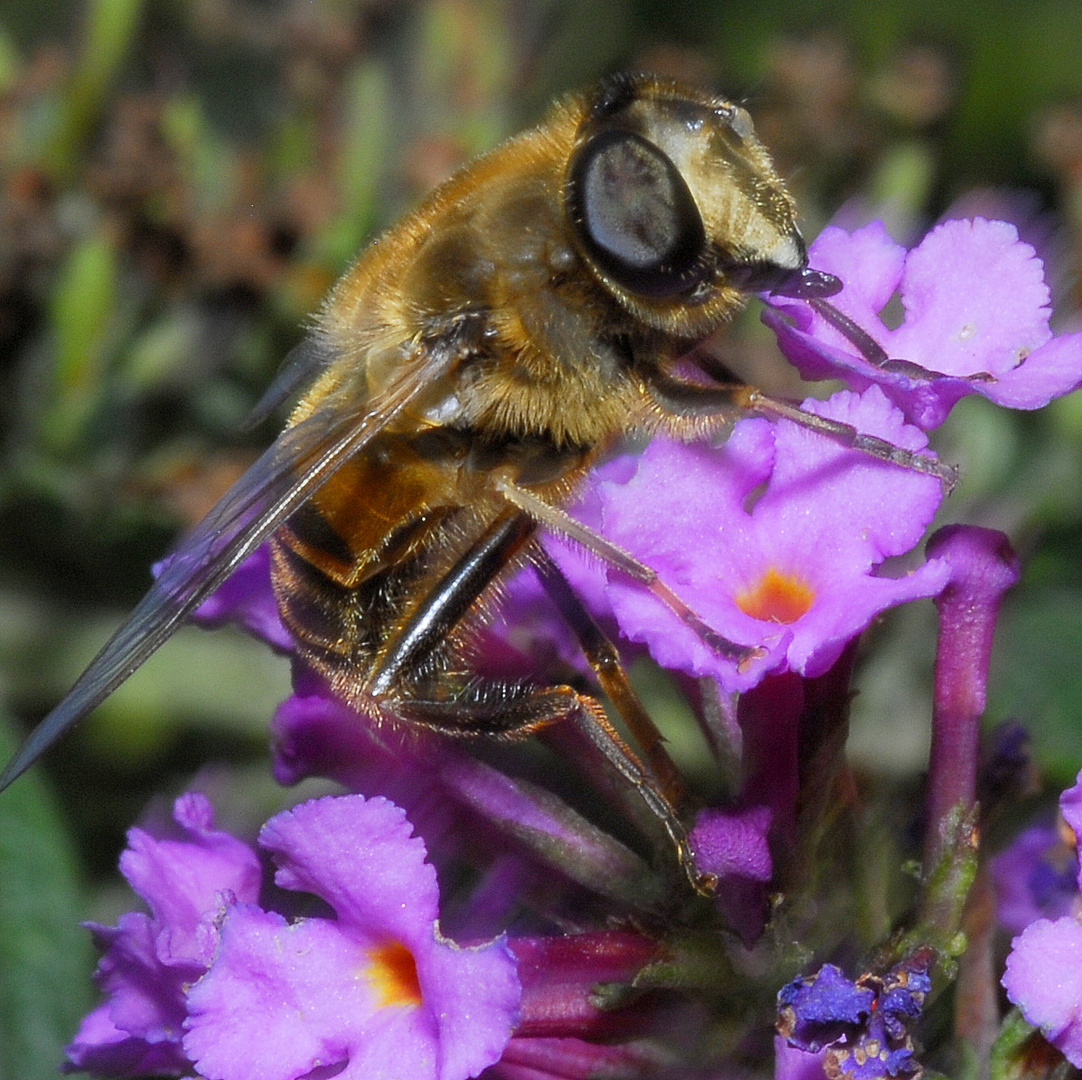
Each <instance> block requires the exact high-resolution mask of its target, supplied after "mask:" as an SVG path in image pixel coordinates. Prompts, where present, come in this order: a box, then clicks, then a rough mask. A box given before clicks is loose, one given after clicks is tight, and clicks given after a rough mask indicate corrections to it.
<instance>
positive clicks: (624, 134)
mask: <svg viewBox="0 0 1082 1080" xmlns="http://www.w3.org/2000/svg"><path fill="white" fill-rule="evenodd" d="M568 200H569V208H570V211H571V220H572V222H573V223H574V226H575V229H576V231H577V233H578V235H579V238H580V240H581V242H582V244H583V246H584V247H585V248H586V250H587V252H588V253H589V254H590V255H591V256H592V257H593V259H594V261H595V262H596V263H597V264H598V266H599V268H600V269H601V270H603V271H604V272H605V273H606V274H607V275H608V276H609V277H610V278H612V280H613V281H615V282H616V283H617V284H618V285H621V286H623V287H624V288H625V289H627V290H628V291H630V292H634V293H637V294H639V295H640V296H647V297H655V298H663V297H667V296H675V295H677V294H679V293H683V292H686V291H688V290H689V289H691V288H692V287H693V286H695V285H696V284H698V281H699V278H700V275H701V273H702V270H701V266H702V258H701V256H702V255H703V253H704V250H705V247H706V231H705V229H704V227H703V220H702V217H701V216H700V214H699V208H698V207H697V206H696V205H695V199H694V198H693V197H692V194H691V192H690V191H689V190H688V186H687V184H686V183H685V182H684V179H683V177H682V176H681V175H680V173H679V171H678V170H677V168H676V166H675V165H674V164H673V163H672V161H670V160H669V158H668V157H667V156H666V155H665V154H664V153H663V152H662V151H661V150H660V149H658V147H657V146H655V145H654V144H653V143H652V142H650V141H649V140H647V139H644V138H643V137H642V136H641V135H639V134H637V133H636V132H633V131H627V130H623V129H619V128H616V129H609V130H607V131H601V132H598V133H597V134H596V135H594V136H593V137H592V138H590V139H589V140H588V141H587V142H585V143H584V144H583V145H582V147H580V148H579V150H578V153H577V154H576V156H575V159H574V161H573V162H572V166H571V173H570V177H569V185H568Z"/></svg>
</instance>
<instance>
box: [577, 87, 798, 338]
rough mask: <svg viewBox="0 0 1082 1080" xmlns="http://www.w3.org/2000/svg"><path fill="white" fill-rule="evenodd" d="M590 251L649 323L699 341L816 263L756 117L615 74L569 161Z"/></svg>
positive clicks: (598, 269) (625, 301) (581, 244)
mask: <svg viewBox="0 0 1082 1080" xmlns="http://www.w3.org/2000/svg"><path fill="white" fill-rule="evenodd" d="M567 209H568V216H569V220H570V222H571V230H572V232H573V234H574V236H575V238H576V242H577V244H578V248H579V252H580V254H581V255H582V257H583V259H584V260H585V261H586V263H587V264H588V265H589V266H590V268H591V269H592V270H593V271H594V273H595V274H597V275H598V278H599V279H600V281H601V282H602V283H603V285H604V287H605V288H606V289H608V290H609V291H610V292H611V293H612V294H613V295H614V296H615V297H616V298H617V299H618V301H619V302H620V303H621V304H622V305H624V306H625V307H626V308H627V309H628V310H630V311H631V312H632V313H633V315H634V317H635V318H636V319H638V320H641V321H642V322H643V323H645V324H647V325H649V326H652V327H655V328H656V329H659V330H663V331H666V332H668V333H673V334H677V335H680V336H685V337H695V336H700V335H703V334H706V333H709V332H710V331H711V330H712V329H714V328H715V327H716V326H717V325H718V324H719V323H720V322H722V321H724V320H725V319H726V318H728V317H729V316H731V315H732V313H733V312H734V311H735V310H736V309H737V308H738V307H739V306H740V305H741V303H742V302H743V299H744V297H745V296H746V294H747V293H749V292H753V291H757V290H760V289H771V288H773V287H775V286H776V285H777V284H779V283H781V282H783V281H784V280H785V279H786V278H787V277H788V276H789V275H791V274H793V273H794V272H797V271H800V270H801V269H802V268H803V267H804V266H805V265H806V263H807V252H806V249H805V245H804V241H803V239H802V237H801V235H800V232H799V230H798V229H797V227H796V222H795V207H794V203H793V200H792V197H791V196H790V195H789V193H788V192H787V191H786V189H785V186H784V184H783V183H782V181H781V179H780V177H779V176H778V174H777V171H776V170H775V168H774V165H773V163H772V162H771V160H770V157H769V155H768V154H767V152H766V150H765V149H764V148H763V146H762V144H761V143H760V142H759V141H758V139H756V137H755V134H754V131H753V129H752V124H751V119H750V117H749V116H748V114H747V113H746V112H745V111H744V110H743V109H742V108H740V107H738V106H736V105H733V104H732V103H730V102H727V101H725V100H723V99H719V98H712V97H709V96H708V95H705V94H695V93H694V92H692V91H689V90H688V89H687V88H686V87H677V86H675V85H672V84H666V83H663V82H658V81H657V80H653V79H637V80H636V79H628V78H621V79H617V80H613V82H612V84H611V88H610V91H609V93H608V94H605V93H603V94H601V95H600V96H599V98H598V100H597V102H596V103H595V105H594V107H593V108H592V109H591V110H589V111H588V113H587V115H586V118H585V119H584V121H583V123H582V126H581V128H580V131H579V137H578V141H577V144H576V147H575V149H574V151H573V153H572V155H571V157H570V160H569V163H568V173H567Z"/></svg>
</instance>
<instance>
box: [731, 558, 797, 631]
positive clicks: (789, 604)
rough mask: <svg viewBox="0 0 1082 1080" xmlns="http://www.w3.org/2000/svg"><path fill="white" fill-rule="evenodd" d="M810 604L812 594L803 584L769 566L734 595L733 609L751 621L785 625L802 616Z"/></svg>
mask: <svg viewBox="0 0 1082 1080" xmlns="http://www.w3.org/2000/svg"><path fill="white" fill-rule="evenodd" d="M814 600H815V592H814V590H813V589H812V587H811V586H810V585H809V584H808V583H807V582H805V581H801V580H800V578H798V577H796V576H795V575H793V574H783V573H781V572H780V571H778V570H775V569H774V567H773V566H772V567H771V568H770V569H769V570H767V572H766V573H765V574H763V576H762V577H761V578H760V579H759V580H758V581H757V582H756V583H755V584H754V585H752V586H751V587H750V588H747V589H745V590H744V591H743V592H741V593H738V594H737V597H736V606H737V607H738V608H740V610H741V611H742V612H744V614H745V615H750V616H751V617H752V618H753V619H762V620H763V622H776V623H786V624H788V623H794V622H796V621H797V619H799V618H800V617H801V616H802V615H805V614H806V613H807V611H808V608H810V607H811V606H812V602H813V601H814Z"/></svg>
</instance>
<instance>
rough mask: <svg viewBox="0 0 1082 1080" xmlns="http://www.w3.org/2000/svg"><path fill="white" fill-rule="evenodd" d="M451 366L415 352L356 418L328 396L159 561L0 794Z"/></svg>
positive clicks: (15, 763) (12, 766)
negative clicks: (153, 577) (158, 569)
mask: <svg viewBox="0 0 1082 1080" xmlns="http://www.w3.org/2000/svg"><path fill="white" fill-rule="evenodd" d="M455 359H456V354H455V353H454V352H453V351H452V350H443V349H439V348H436V349H432V350H430V351H425V352H420V351H419V352H418V353H417V354H416V355H415V357H414V359H413V360H412V361H409V360H407V361H406V362H405V363H404V364H403V365H402V367H401V369H400V372H399V374H398V375H397V376H396V377H395V378H394V379H392V380H391V382H390V383H389V384H388V385H387V387H386V388H385V389H384V390H383V391H381V392H380V393H379V394H378V395H376V396H375V397H373V398H369V399H367V400H366V401H365V403H364V404H365V408H364V410H363V411H361V412H358V411H357V410H356V409H354V410H349V409H343V408H341V407H340V405H339V404H338V402H337V398H338V395H335V394H332V395H330V397H331V399H332V400H331V403H330V404H323V405H321V406H320V407H317V408H316V410H315V411H314V412H313V413H312V414H311V415H310V416H308V417H306V418H305V419H303V420H301V421H300V422H299V423H297V424H295V425H294V426H293V427H290V428H287V429H286V430H285V431H284V432H283V433H282V434H281V435H280V436H279V437H278V439H277V440H276V441H275V442H274V443H273V445H272V446H271V447H270V448H269V449H268V450H267V451H266V452H265V453H264V454H263V455H262V456H261V457H260V458H259V459H258V460H257V461H256V462H255V464H254V465H252V467H251V468H250V469H248V471H247V472H246V473H245V474H244V475H243V476H242V477H241V478H240V479H239V480H238V481H237V482H236V483H235V484H234V485H233V487H231V488H230V489H229V491H227V492H226V493H225V495H223V496H222V498H221V499H220V500H219V501H218V503H217V504H216V505H215V506H214V508H213V509H212V510H211V511H210V513H208V514H207V516H206V517H205V518H204V519H203V521H202V522H201V523H200V524H199V525H198V526H196V528H195V529H194V530H193V531H192V532H191V533H190V534H189V535H188V536H187V537H186V538H185V539H184V540H183V541H182V543H181V544H180V546H179V547H178V548H177V550H176V551H175V552H174V553H173V554H172V555H171V556H170V557H169V558H168V559H167V560H166V561H165V567H164V570H163V571H162V573H161V575H160V576H159V577H158V580H157V581H156V582H155V583H154V585H153V587H152V588H151V589H150V591H149V592H148V593H147V594H146V596H144V597H143V599H142V600H141V601H140V602H139V604H138V605H137V606H136V608H135V610H134V611H133V612H132V613H131V615H130V616H129V617H128V619H127V621H126V622H125V623H124V624H123V625H122V626H121V627H120V629H119V630H117V632H116V633H115V634H114V635H113V636H112V637H111V638H110V639H109V641H108V642H107V643H106V644H105V646H104V647H103V648H102V650H101V652H99V653H98V655H97V656H96V657H95V658H94V659H93V660H92V661H91V663H90V665H89V666H88V667H87V669H86V671H84V672H83V674H82V675H81V676H80V677H79V679H78V681H77V682H76V683H75V685H74V686H73V687H72V689H71V690H70V692H69V693H68V695H67V697H65V698H64V700H63V701H61V702H60V704H59V705H57V706H56V708H55V709H53V711H52V712H50V713H49V715H48V716H46V717H45V719H44V720H42V721H41V723H40V724H39V725H38V726H37V727H36V728H35V729H34V730H33V731H32V732H31V733H30V735H29V736H28V737H27V739H26V741H25V742H24V743H23V745H22V746H21V747H20V749H19V750H18V752H17V753H16V754H15V756H14V757H13V758H12V759H11V761H10V762H8V765H7V767H6V768H5V769H4V771H3V773H2V774H0V791H2V790H3V789H4V788H6V787H7V786H8V785H9V784H10V783H11V782H12V781H13V780H15V779H16V778H17V777H19V776H20V775H22V773H24V772H25V771H26V770H27V769H28V768H29V767H30V766H31V765H33V763H34V762H35V761H36V760H37V759H38V758H39V757H40V756H41V755H42V754H43V753H44V752H45V751H46V750H48V749H49V747H50V746H52V744H53V743H54V742H56V740H57V739H59V738H60V737H61V736H62V735H63V734H64V733H65V732H66V731H68V729H69V728H71V727H72V726H73V725H74V724H76V723H78V721H79V720H81V719H82V718H83V717H84V716H86V715H87V714H88V713H90V712H92V711H93V710H94V709H95V708H96V707H97V706H98V705H100V704H101V702H102V701H104V700H105V699H106V698H107V697H108V696H109V695H110V694H111V693H112V692H113V691H114V690H116V689H117V687H118V686H120V684H121V683H123V682H124V681H125V680H126V679H127V678H128V677H129V676H130V675H131V674H132V673H133V672H134V671H135V670H136V669H137V668H138V667H140V665H142V664H143V663H145V662H146V661H147V660H148V659H149V658H150V656H151V655H152V654H153V653H154V652H155V651H156V650H157V649H158V648H159V647H160V646H161V645H162V644H163V643H164V642H165V641H166V640H167V639H168V638H169V637H171V636H172V635H173V633H175V631H176V630H177V628H178V627H179V626H180V624H181V623H182V622H183V621H184V620H185V619H186V618H187V617H188V615H190V614H191V613H192V611H194V610H195V608H197V607H198V606H199V605H200V604H201V603H202V602H203V601H204V600H205V599H206V598H207V597H208V596H210V594H211V593H213V592H214V591H215V589H217V588H218V586H219V585H221V584H222V583H223V582H224V581H225V580H226V578H228V577H229V575H230V574H231V573H232V572H233V571H234V570H235V569H236V568H237V566H239V565H240V563H241V562H243V561H244V559H245V558H247V557H248V555H250V554H251V553H252V552H253V551H254V550H255V549H256V548H257V547H258V546H259V545H260V544H261V543H262V542H263V541H264V540H266V539H267V537H268V536H270V534H271V533H273V532H274V530H275V529H277V528H278V526H279V525H281V524H282V523H283V522H284V521H285V520H286V519H287V518H288V517H289V516H290V515H291V514H292V513H293V512H294V511H296V510H297V509H298V508H299V507H300V506H301V505H302V504H303V503H304V502H305V501H306V500H307V499H308V498H310V497H311V495H312V494H313V493H314V492H315V491H316V490H317V489H318V488H319V487H320V486H321V485H322V484H323V483H325V482H326V481H327V480H328V479H329V478H330V476H331V475H332V474H333V473H334V471H335V470H336V469H337V468H338V467H339V466H341V465H342V464H344V462H345V461H346V460H347V459H348V458H350V457H351V456H352V455H353V454H355V453H357V452H358V451H359V450H360V449H361V448H362V447H363V446H364V445H365V444H366V443H367V442H369V441H370V440H371V439H372V438H373V437H374V436H376V435H378V434H379V432H380V431H382V430H383V429H384V428H385V427H387V425H388V424H390V423H392V422H393V421H394V419H395V418H396V417H397V416H399V415H400V414H401V413H402V412H403V411H404V410H405V409H406V408H407V407H408V406H409V405H410V403H411V402H413V401H414V400H415V399H417V398H418V397H420V396H421V395H422V394H423V393H424V392H425V391H426V390H427V389H429V388H430V387H431V385H432V382H433V380H436V379H439V378H440V376H441V375H443V374H445V373H446V372H447V371H448V370H449V369H450V368H451V366H452V364H453V363H454V361H455Z"/></svg>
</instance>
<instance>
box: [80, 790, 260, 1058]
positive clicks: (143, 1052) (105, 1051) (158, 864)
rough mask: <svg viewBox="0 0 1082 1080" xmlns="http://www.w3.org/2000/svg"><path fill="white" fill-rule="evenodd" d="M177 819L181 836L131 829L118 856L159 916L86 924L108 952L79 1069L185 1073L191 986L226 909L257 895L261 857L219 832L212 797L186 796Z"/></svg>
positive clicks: (210, 950) (211, 947)
mask: <svg viewBox="0 0 1082 1080" xmlns="http://www.w3.org/2000/svg"><path fill="white" fill-rule="evenodd" d="M173 816H174V819H175V821H176V825H177V830H176V835H168V834H164V833H163V835H155V834H154V833H151V832H149V831H146V830H144V829H132V830H131V831H130V832H129V833H128V849H127V850H126V851H125V852H124V854H123V855H122V856H121V857H120V869H121V871H122V872H123V874H124V876H125V877H126V878H127V879H128V881H129V882H130V884H131V886H132V888H133V889H135V891H136V892H137V893H138V894H139V895H140V896H141V897H142V898H143V899H144V900H145V901H146V902H147V904H148V905H149V906H150V910H151V913H150V914H149V915H146V914H143V913H141V912H132V913H130V914H127V915H123V916H121V918H120V919H119V920H118V922H117V925H116V926H115V927H105V926H98V925H95V924H88V925H89V926H90V929H91V930H92V931H93V933H94V938H95V941H96V942H97V944H98V945H99V947H100V948H102V949H103V950H104V956H103V957H102V959H101V962H100V964H99V965H98V971H97V974H96V976H95V979H96V981H97V983H98V985H99V986H100V987H101V989H102V990H103V991H104V992H105V994H106V995H107V1000H106V1001H105V1003H104V1004H103V1005H101V1006H99V1007H98V1008H97V1009H95V1010H94V1012H92V1013H91V1014H90V1015H89V1016H88V1017H87V1018H86V1019H85V1020H84V1021H83V1024H82V1027H81V1028H80V1030H79V1033H78V1034H77V1035H76V1037H75V1040H74V1042H73V1043H72V1045H71V1046H70V1047H69V1048H68V1055H69V1057H70V1059H71V1061H72V1064H73V1065H75V1066H77V1067H78V1068H81V1069H86V1070H89V1071H90V1072H94V1073H99V1074H102V1075H108V1076H138V1075H142V1074H143V1073H146V1072H164V1073H180V1072H183V1071H185V1070H186V1068H187V1065H188V1061H187V1058H186V1057H185V1055H184V1052H183V1050H182V1049H181V1037H182V1035H183V1028H182V1025H183V1022H184V1018H185V1016H186V1015H187V1009H186V1005H185V993H186V991H187V988H188V986H189V985H190V984H191V983H193V982H195V981H196V980H197V979H198V978H199V977H200V976H201V975H202V974H203V972H204V971H205V970H206V967H207V964H209V963H210V960H211V957H212V956H213V954H214V950H215V948H216V946H217V941H218V929H217V918H218V916H219V914H220V913H221V910H222V908H223V906H224V905H225V904H227V903H231V902H233V901H236V900H239V901H248V900H254V899H255V898H256V897H257V896H258V895H259V886H260V881H261V877H262V874H261V871H260V866H259V859H258V858H257V856H256V854H255V852H254V851H252V849H251V848H249V847H248V846H247V845H246V844H244V843H242V842H241V841H240V840H237V839H236V838H234V837H232V836H230V835H228V834H227V833H223V832H219V831H217V830H215V829H214V828H213V825H214V812H213V810H212V808H211V806H210V803H209V802H208V801H207V799H206V797H205V796H203V795H200V794H195V793H192V794H188V795H183V796H181V797H180V798H179V799H177V801H176V804H175V806H174V810H173Z"/></svg>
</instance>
